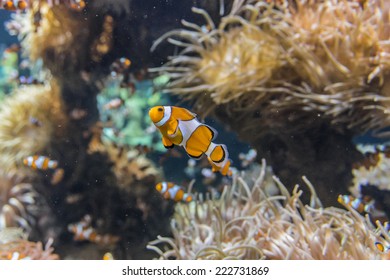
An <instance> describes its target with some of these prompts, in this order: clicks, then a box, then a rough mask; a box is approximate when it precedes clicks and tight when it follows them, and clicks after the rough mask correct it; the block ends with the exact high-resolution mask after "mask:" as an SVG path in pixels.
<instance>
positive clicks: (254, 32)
mask: <svg viewBox="0 0 390 280" xmlns="http://www.w3.org/2000/svg"><path fill="white" fill-rule="evenodd" d="M243 49H245V50H247V51H245V52H243V51H242V50H243ZM283 53H284V52H283V49H282V48H281V46H280V45H279V44H278V42H277V40H276V39H274V37H272V36H271V35H270V34H267V33H266V32H264V31H262V30H260V29H255V28H251V27H250V26H246V27H243V28H235V29H232V30H231V31H230V32H229V33H227V34H226V35H225V36H223V37H221V39H220V41H219V43H218V44H217V45H216V46H215V47H214V48H212V49H211V50H203V51H202V52H201V56H202V59H201V60H199V73H200V79H201V80H203V81H204V82H205V83H206V84H208V85H212V88H210V89H214V90H215V91H216V93H214V94H211V97H212V98H213V100H214V101H215V102H216V103H226V102H229V101H231V100H233V99H236V98H239V96H240V95H241V94H244V93H245V92H247V91H248V90H249V89H250V88H251V87H254V86H256V84H258V83H259V82H261V81H266V80H269V79H270V78H271V76H272V74H273V71H274V70H275V69H278V68H279V67H280V66H281V65H280V63H282V60H281V59H280V56H281V55H282V54H283ZM243 73H246V74H245V75H243ZM253 77H256V78H255V79H253ZM232 88H234V90H235V91H236V94H231V90H232Z"/></svg>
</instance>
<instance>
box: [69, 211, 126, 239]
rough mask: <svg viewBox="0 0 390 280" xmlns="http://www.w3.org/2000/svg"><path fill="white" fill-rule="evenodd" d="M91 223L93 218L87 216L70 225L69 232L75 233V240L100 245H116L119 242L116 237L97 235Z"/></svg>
mask: <svg viewBox="0 0 390 280" xmlns="http://www.w3.org/2000/svg"><path fill="white" fill-rule="evenodd" d="M91 221H92V218H91V216H89V215H85V216H84V217H83V219H82V220H81V221H79V222H77V223H74V224H69V225H68V231H69V232H71V233H73V240H75V241H90V242H93V243H96V244H100V245H111V244H115V243H116V242H117V241H118V240H119V237H118V236H115V235H111V234H103V235H102V234H99V233H97V232H96V230H95V229H94V228H93V227H92V226H91Z"/></svg>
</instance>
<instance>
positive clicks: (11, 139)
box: [0, 83, 64, 171]
mask: <svg viewBox="0 0 390 280" xmlns="http://www.w3.org/2000/svg"><path fill="white" fill-rule="evenodd" d="M0 118H1V122H0V154H1V156H0V168H1V169H3V170H5V171H9V170H12V169H14V170H15V168H18V167H20V166H21V165H22V162H23V159H24V158H25V157H27V156H31V155H34V154H40V153H42V152H43V151H45V149H47V148H48V146H49V144H50V141H51V139H52V136H53V135H55V133H57V132H59V131H61V128H63V125H64V124H63V115H62V108H61V101H60V99H59V91H58V87H57V86H56V85H55V83H53V84H52V85H51V86H48V85H47V86H44V85H39V86H33V85H31V86H23V87H20V88H19V89H17V90H16V92H15V93H14V94H13V95H12V96H10V97H8V98H7V99H5V100H4V102H3V103H2V104H1V107H0Z"/></svg>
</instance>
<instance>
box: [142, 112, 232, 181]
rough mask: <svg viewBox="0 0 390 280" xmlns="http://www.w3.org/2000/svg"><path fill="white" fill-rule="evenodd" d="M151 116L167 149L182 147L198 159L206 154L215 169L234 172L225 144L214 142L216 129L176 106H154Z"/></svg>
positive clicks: (229, 172)
mask: <svg viewBox="0 0 390 280" xmlns="http://www.w3.org/2000/svg"><path fill="white" fill-rule="evenodd" d="M149 117H150V119H151V120H152V121H153V123H154V125H155V126H156V127H157V128H158V129H159V130H160V133H161V134H162V142H163V145H164V146H165V147H166V148H172V147H174V145H177V146H182V147H183V148H184V149H185V151H186V152H187V154H188V155H189V156H190V157H191V158H195V159H199V158H200V157H201V156H202V155H203V154H205V155H207V158H208V160H209V162H210V164H211V166H212V170H213V171H214V172H217V171H219V172H221V174H222V175H229V176H230V175H231V174H232V171H231V170H230V169H229V167H230V164H231V161H230V159H229V152H228V150H227V147H226V145H223V144H215V143H214V142H212V141H213V140H214V139H215V138H216V136H217V132H216V130H215V129H213V128H211V127H210V126H208V125H206V124H203V123H201V122H199V120H198V119H197V118H196V114H194V113H192V112H190V111H188V110H187V109H185V108H180V107H175V106H155V107H153V108H151V109H150V110H149Z"/></svg>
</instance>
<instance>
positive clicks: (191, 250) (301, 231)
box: [148, 161, 388, 259]
mask: <svg viewBox="0 0 390 280" xmlns="http://www.w3.org/2000/svg"><path fill="white" fill-rule="evenodd" d="M265 170H266V169H265V161H263V165H262V170H261V172H260V175H259V177H258V178H257V179H256V180H255V182H254V184H253V187H252V188H250V187H248V185H247V183H246V182H245V181H244V180H243V179H242V178H241V177H235V178H234V181H233V184H232V186H226V187H225V189H224V191H223V193H222V195H221V197H220V199H202V198H200V199H199V200H197V201H195V202H192V203H189V204H178V205H177V206H176V209H175V214H174V218H173V219H172V222H171V227H172V232H173V238H166V237H161V236H159V237H158V239H157V240H155V241H152V242H150V243H149V246H148V248H149V249H153V250H155V251H156V252H158V253H159V254H160V258H163V259H167V258H176V259H381V258H384V257H385V255H384V254H382V253H381V252H380V251H379V250H377V248H376V247H375V245H374V243H375V242H376V241H377V240H380V241H383V240H382V239H383V238H382V237H380V236H379V233H376V232H375V229H374V227H373V225H372V224H370V222H369V221H367V220H366V219H364V218H363V217H361V216H360V215H359V214H358V213H357V212H356V211H354V210H353V209H349V211H345V210H342V209H338V208H334V207H328V208H323V207H322V206H321V202H320V201H319V200H318V198H317V196H316V193H315V191H314V187H313V186H312V185H311V184H310V182H309V181H307V179H304V180H305V181H306V184H307V186H308V188H309V189H310V192H311V194H312V197H311V203H310V206H309V205H304V204H303V203H302V202H301V200H300V198H299V197H300V195H301V194H302V190H299V188H298V186H296V187H295V188H294V190H293V192H292V194H290V193H289V192H288V191H287V189H286V188H285V187H284V185H283V184H282V183H281V182H280V181H279V180H278V179H277V178H276V177H274V178H273V179H274V181H275V183H276V185H277V186H278V188H279V190H280V195H268V194H266V193H265V192H264V188H265V187H266V184H265V183H264V182H265V181H266V177H267V176H269V174H266V172H265ZM385 234H386V235H388V233H386V232H385ZM387 238H388V236H387ZM161 244H164V245H165V246H164V248H165V249H160V248H158V247H157V246H156V245H161Z"/></svg>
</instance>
